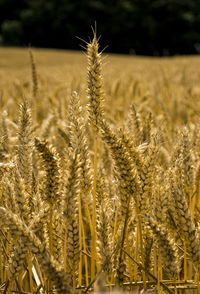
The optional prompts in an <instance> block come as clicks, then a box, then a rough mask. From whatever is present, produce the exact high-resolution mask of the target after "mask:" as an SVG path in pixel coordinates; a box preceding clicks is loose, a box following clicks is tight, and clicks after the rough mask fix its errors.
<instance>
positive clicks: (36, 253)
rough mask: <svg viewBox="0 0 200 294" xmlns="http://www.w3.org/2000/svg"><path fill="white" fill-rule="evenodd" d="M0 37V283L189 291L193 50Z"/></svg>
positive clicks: (196, 167)
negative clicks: (149, 50)
mask: <svg viewBox="0 0 200 294" xmlns="http://www.w3.org/2000/svg"><path fill="white" fill-rule="evenodd" d="M85 47H86V49H85V51H84V50H83V52H82V53H80V52H72V51H64V50H57V51H56V50H46V49H34V48H32V49H19V48H5V47H4V48H0V181H1V185H0V292H2V293H22V294H26V293H27V294H29V293H30V294H37V293H63V294H68V293H87V292H88V293H89V292H95V293H100V292H108V293H114V292H115V293H116V292H117V293H120V292H126V293H127V292H130V293H138V294H139V293H159V294H160V293H163V294H164V293H188V294H190V293H195V294H197V293H200V281H199V279H200V276H199V274H200V57H198V56H197V57H193V56H190V57H184V56H183V57H178V56H177V57H171V58H169V57H166V58H157V57H155V58H149V57H140V56H134V55H127V56H125V55H124V56H123V55H121V56H119V55H109V54H108V55H107V54H104V53H103V54H102V53H101V51H100V50H101V49H99V44H98V40H97V38H96V36H95V35H94V38H93V40H92V41H91V42H90V43H87V44H85Z"/></svg>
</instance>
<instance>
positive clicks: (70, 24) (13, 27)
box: [0, 0, 200, 55]
mask: <svg viewBox="0 0 200 294" xmlns="http://www.w3.org/2000/svg"><path fill="white" fill-rule="evenodd" d="M0 11H1V15H0V35H1V36H2V39H3V44H9V45H23V46H24V45H28V44H29V43H30V44H31V45H33V46H38V47H53V48H68V49H78V48H79V41H77V39H76V38H75V37H74V36H77V35H78V36H80V37H81V38H83V39H86V40H88V35H90V32H91V31H90V26H91V25H94V23H95V21H96V22H97V24H98V32H99V34H101V35H103V39H104V43H105V45H107V44H110V45H109V49H108V50H109V51H111V52H121V53H129V52H130V53H131V52H132V53H134V52H135V53H136V54H148V55H166V54H170V55H173V54H176V53H180V54H188V53H189V54H193V53H196V52H197V50H196V48H198V43H200V31H199V27H200V3H199V1H198V0H190V1H187V0H176V1H175V0H115V1H114V0H110V1H107V0H89V1H88V0H74V1H71V0H48V1H47V0H20V1H14V0H8V1H5V0H0ZM119 40H120V41H119Z"/></svg>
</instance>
